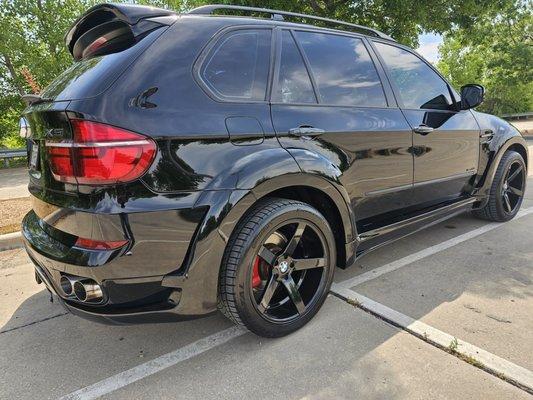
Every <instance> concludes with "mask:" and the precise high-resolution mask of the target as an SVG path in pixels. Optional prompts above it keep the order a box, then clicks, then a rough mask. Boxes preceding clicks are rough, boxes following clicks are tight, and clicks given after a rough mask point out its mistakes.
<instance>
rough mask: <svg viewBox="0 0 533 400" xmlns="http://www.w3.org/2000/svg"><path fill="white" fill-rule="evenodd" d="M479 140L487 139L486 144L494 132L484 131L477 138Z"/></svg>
mask: <svg viewBox="0 0 533 400" xmlns="http://www.w3.org/2000/svg"><path fill="white" fill-rule="evenodd" d="M479 137H480V138H481V139H487V142H488V141H490V140H491V139H492V138H493V137H494V132H493V131H492V130H490V129H489V130H486V131H485V132H484V133H483V134H482V135H480V136H479Z"/></svg>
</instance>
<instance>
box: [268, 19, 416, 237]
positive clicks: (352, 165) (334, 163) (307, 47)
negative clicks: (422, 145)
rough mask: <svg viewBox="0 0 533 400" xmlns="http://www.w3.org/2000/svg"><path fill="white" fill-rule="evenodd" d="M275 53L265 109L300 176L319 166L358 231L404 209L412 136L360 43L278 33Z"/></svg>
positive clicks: (407, 199)
mask: <svg viewBox="0 0 533 400" xmlns="http://www.w3.org/2000/svg"><path fill="white" fill-rule="evenodd" d="M277 49H278V51H277V53H278V54H277V59H278V62H277V66H276V69H275V73H274V82H273V89H272V97H271V108H272V120H273V125H274V129H275V131H276V134H277V135H278V137H279V141H280V143H281V144H282V146H283V147H285V148H286V149H288V150H289V152H291V154H292V155H293V156H294V157H295V159H296V161H297V162H298V164H299V165H300V167H301V168H302V169H303V170H304V172H309V173H315V174H316V173H317V171H316V169H317V165H318V164H320V163H322V165H323V166H324V168H325V169H327V170H329V171H330V172H329V173H331V174H333V175H335V177H336V179H338V181H339V182H340V184H342V185H343V186H344V188H346V190H347V192H348V196H349V198H350V202H351V206H352V209H353V210H354V215H355V217H356V219H357V221H358V229H359V231H360V232H361V231H365V230H368V229H371V228H372V227H373V224H375V223H376V218H375V217H376V216H378V215H384V214H386V213H390V212H395V211H397V210H401V209H403V208H405V207H408V206H409V205H410V204H411V201H412V196H411V195H412V193H411V189H412V183H413V156H412V154H411V153H410V148H411V145H412V131H411V128H410V126H409V124H407V122H406V121H405V118H404V117H403V115H402V113H401V111H400V110H399V109H398V108H397V105H396V103H395V101H394V97H393V95H392V90H391V88H390V86H388V83H386V82H385V84H383V82H382V79H383V78H385V75H384V72H383V70H382V68H381V66H380V65H379V63H376V62H374V61H375V60H374V59H373V57H372V56H371V51H369V47H368V43H367V42H366V40H365V39H364V38H362V37H358V36H352V35H343V34H336V33H324V32H319V31H313V30H304V29H302V30H288V29H283V30H281V29H280V30H279V31H278V46H277ZM374 57H375V56H374ZM385 79H386V78H385ZM320 172H322V171H319V173H320Z"/></svg>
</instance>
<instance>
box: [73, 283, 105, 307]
mask: <svg viewBox="0 0 533 400" xmlns="http://www.w3.org/2000/svg"><path fill="white" fill-rule="evenodd" d="M73 289H74V295H75V296H76V298H77V299H78V300H79V301H82V302H84V303H89V302H90V303H98V302H100V301H102V300H103V298H104V295H103V293H102V288H101V287H100V285H99V284H97V283H96V282H95V281H93V280H92V279H82V280H79V281H75V282H74V284H73Z"/></svg>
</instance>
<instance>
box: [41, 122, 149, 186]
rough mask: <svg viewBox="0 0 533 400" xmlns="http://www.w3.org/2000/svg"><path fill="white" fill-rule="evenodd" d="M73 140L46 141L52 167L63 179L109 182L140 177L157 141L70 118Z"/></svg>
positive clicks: (111, 127) (63, 180) (58, 178)
mask: <svg viewBox="0 0 533 400" xmlns="http://www.w3.org/2000/svg"><path fill="white" fill-rule="evenodd" d="M71 124H72V130H73V138H74V139H73V140H71V141H63V142H50V141H47V142H46V147H47V150H48V157H49V160H50V168H51V170H52V174H53V175H54V178H55V179H56V180H58V181H61V182H68V183H78V184H80V185H110V184H114V183H122V182H130V181H133V180H135V179H137V178H139V177H141V176H142V175H143V174H144V173H145V172H146V170H147V169H148V167H149V166H150V164H151V163H152V161H153V159H154V157H155V153H156V144H155V142H154V141H153V140H151V139H149V138H147V137H146V136H142V135H139V134H137V133H133V132H130V131H126V130H124V129H120V128H116V127H114V126H109V125H105V124H101V123H98V122H92V121H84V120H71Z"/></svg>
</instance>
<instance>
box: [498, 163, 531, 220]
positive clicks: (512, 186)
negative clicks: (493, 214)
mask: <svg viewBox="0 0 533 400" xmlns="http://www.w3.org/2000/svg"><path fill="white" fill-rule="evenodd" d="M525 172H526V170H525V168H524V164H523V163H522V162H520V161H519V160H515V161H513V162H512V163H510V164H509V166H508V168H507V171H506V173H505V178H504V180H503V184H502V188H501V192H500V193H501V196H502V204H503V209H504V210H505V212H506V213H508V214H513V213H514V212H515V211H516V209H517V208H518V207H519V206H520V204H521V203H522V199H523V197H524V188H525V185H526V174H525Z"/></svg>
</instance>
